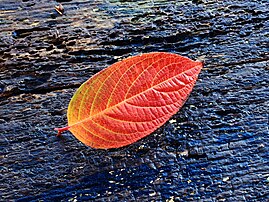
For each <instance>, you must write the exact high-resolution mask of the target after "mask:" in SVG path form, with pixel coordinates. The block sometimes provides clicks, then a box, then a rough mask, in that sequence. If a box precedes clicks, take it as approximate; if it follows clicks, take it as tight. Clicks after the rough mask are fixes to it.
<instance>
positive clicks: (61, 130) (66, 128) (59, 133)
mask: <svg viewBox="0 0 269 202" xmlns="http://www.w3.org/2000/svg"><path fill="white" fill-rule="evenodd" d="M69 128H70V126H66V127H63V128H54V130H57V131H58V134H57V135H56V137H59V136H61V134H62V132H64V131H66V130H68V129H69Z"/></svg>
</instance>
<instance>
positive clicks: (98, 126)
mask: <svg viewBox="0 0 269 202" xmlns="http://www.w3.org/2000/svg"><path fill="white" fill-rule="evenodd" d="M201 68H202V62H197V61H193V60H190V59H188V58H186V57H182V56H180V55H177V54H172V53H164V52H159V53H158V52H153V53H146V54H142V55H138V56H134V57H129V58H127V59H124V60H122V61H120V62H117V63H115V64H113V65H111V66H110V67H108V68H106V69H104V70H102V71H100V72H99V73H98V74H96V75H94V76H93V77H92V78H90V79H89V80H88V81H86V82H85V83H83V84H82V85H81V86H80V88H79V89H78V90H77V92H76V93H75V94H74V96H73V98H72V99H71V101H70V103H69V106H68V112H67V118H68V126H67V127H64V128H56V129H55V130H57V131H58V135H60V134H61V133H62V132H63V131H65V130H69V131H71V132H72V133H73V135H74V136H75V137H77V138H78V139H79V140H80V141H81V142H83V143H84V144H86V145H88V146H91V147H94V148H103V149H104V148H118V147H122V146H125V145H129V144H131V143H133V142H136V141H137V140H139V139H141V138H143V137H145V136H147V135H149V134H150V133H152V132H153V131H155V130H156V129H157V128H159V127H160V126H161V125H163V124H164V123H165V122H166V121H167V120H169V118H170V117H171V116H172V115H173V114H175V113H176V112H177V111H178V110H179V109H180V108H181V107H182V105H183V104H184V102H185V101H186V99H187V98H188V96H189V94H190V92H191V90H192V88H193V86H194V84H195V81H196V80H197V77H198V74H199V72H200V70H201Z"/></svg>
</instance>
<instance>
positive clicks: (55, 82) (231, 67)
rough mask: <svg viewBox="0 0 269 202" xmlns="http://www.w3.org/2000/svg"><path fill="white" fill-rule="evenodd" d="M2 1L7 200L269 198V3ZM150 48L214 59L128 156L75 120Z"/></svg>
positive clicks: (1, 106)
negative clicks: (102, 81)
mask: <svg viewBox="0 0 269 202" xmlns="http://www.w3.org/2000/svg"><path fill="white" fill-rule="evenodd" d="M58 2H62V5H63V6H64V9H65V12H64V15H62V16H60V15H59V14H58V13H57V12H56V11H55V9H54V6H55V5H58V3H57V2H56V1H55V2H54V1H6V0H2V1H0V3H1V7H0V29H1V32H0V78H1V80H0V93H1V97H0V135H1V139H0V147H1V148H0V151H1V156H0V158H1V161H0V169H1V172H0V180H1V181H0V192H1V194H0V195H1V196H0V197H1V201H10V200H17V201H38V200H44V201H60V200H62V201H67V200H70V201H76V200H77V201H83V200H86V201H90V200H93V201H199V200H200V201H266V200H269V143H268V135H269V134H268V133H269V132H268V122H269V115H268V111H269V101H268V98H269V73H268V70H269V68H268V67H269V56H268V51H269V48H268V44H269V28H268V27H269V15H268V8H269V3H268V1H223V2H221V1H218V2H215V1H205V0H202V1H169V2H167V1H163V0H159V1H157V0H155V1H142V0H141V1H119V0H118V1H116V0H113V1H112V0H110V1H99V0H97V1H58ZM151 51H167V52H175V53H179V54H181V55H184V56H188V57H190V58H192V59H200V60H204V61H205V67H204V69H203V70H202V72H201V74H200V77H199V80H198V82H197V85H196V86H195V88H194V90H193V92H192V93H191V96H190V97H189V99H188V101H187V102H186V104H185V105H184V107H183V108H182V110H180V111H179V112H178V113H177V114H176V115H175V116H173V117H172V118H171V120H170V121H168V122H167V123H166V124H165V125H164V126H163V127H161V128H159V129H158V130H157V131H155V132H154V133H153V134H151V135H150V136H148V137H146V138H144V139H142V140H140V141H138V142H136V143H134V144H132V145H130V146H127V147H124V148H120V149H113V150H95V149H92V148H89V147H86V146H84V145H83V144H82V143H80V142H79V141H78V140H76V139H75V138H74V137H73V136H72V135H71V133H65V134H64V135H63V137H61V138H56V137H55V134H56V132H55V131H53V128H54V127H59V126H64V125H65V124H66V110H67V106H68V103H69V100H70V98H71V96H72V94H73V93H74V91H75V90H76V88H77V87H79V85H80V84H81V83H82V82H84V81H85V80H87V79H88V78H89V77H91V76H92V75H93V74H95V73H97V72H99V71H100V70H101V69H103V68H105V67H107V66H108V65H110V64H112V63H114V62H116V61H118V60H119V59H122V58H125V57H128V56H131V55H136V54H139V53H144V52H151Z"/></svg>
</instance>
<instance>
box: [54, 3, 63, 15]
mask: <svg viewBox="0 0 269 202" xmlns="http://www.w3.org/2000/svg"><path fill="white" fill-rule="evenodd" d="M55 10H56V11H57V12H58V13H59V14H60V15H63V13H64V7H63V5H62V4H59V5H58V6H55Z"/></svg>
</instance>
